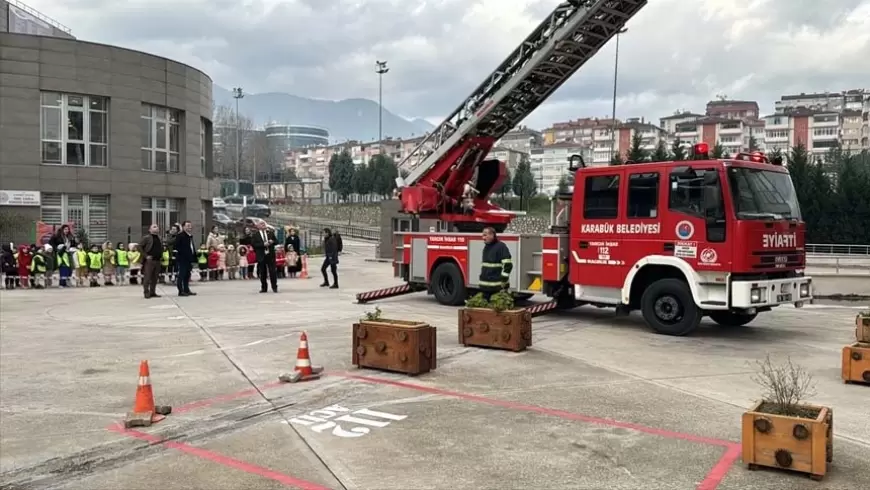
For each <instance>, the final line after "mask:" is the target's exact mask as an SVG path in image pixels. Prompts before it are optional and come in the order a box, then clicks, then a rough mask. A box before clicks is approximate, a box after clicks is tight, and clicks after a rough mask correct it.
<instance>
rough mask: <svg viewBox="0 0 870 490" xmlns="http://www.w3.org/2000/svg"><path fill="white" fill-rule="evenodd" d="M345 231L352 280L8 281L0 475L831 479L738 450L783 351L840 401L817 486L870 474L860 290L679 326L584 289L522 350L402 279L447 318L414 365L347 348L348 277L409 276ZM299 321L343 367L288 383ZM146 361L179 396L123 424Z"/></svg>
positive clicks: (430, 318) (152, 481) (506, 482)
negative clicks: (269, 283)
mask: <svg viewBox="0 0 870 490" xmlns="http://www.w3.org/2000/svg"><path fill="white" fill-rule="evenodd" d="M346 247H347V248H348V250H349V251H350V252H358V253H359V255H353V254H348V255H347V256H346V257H345V259H344V260H343V261H342V264H341V272H342V281H343V282H342V287H343V288H342V289H340V290H338V291H335V290H324V289H320V288H318V287H317V284H318V283H319V281H318V280H317V279H311V280H307V281H303V280H289V279H288V280H282V282H281V284H280V292H279V293H278V294H272V293H268V294H258V293H257V292H256V290H257V289H258V285H257V284H256V282H255V281H235V282H223V283H209V284H205V285H202V286H201V287H199V288H198V289H197V290H198V291H199V293H200V294H199V295H198V296H196V297H189V298H176V297H174V295H172V291H171V289H170V288H163V290H162V292H163V293H166V294H165V295H164V297H163V298H159V299H151V300H144V299H142V298H141V296H140V294H139V290H138V288H116V289H111V288H99V289H85V290H80V291H61V290H50V291H49V290H46V291H12V292H2V293H0V304H2V308H0V312H2V315H0V488H3V489H13V488H14V489H36V488H64V489H80V488H88V489H95V490H96V489H107V490H108V489H112V490H117V489H119V488H123V489H125V490H126V489H130V490H138V489H148V490H152V489H154V488H163V489H175V488H179V489H181V488H190V489H200V488H202V489H214V490H223V489H227V490H229V489H237V488H246V489H273V488H274V489H277V488H288V487H291V488H293V487H295V488H305V489H322V488H334V489H339V488H354V489H373V490H374V489H377V490H381V489H409V488H439V489H440V488H444V489H466V488H468V489H471V488H474V489H489V488H531V487H546V488H584V489H585V488H590V489H591V488H609V489H637V488H648V489H692V488H697V489H703V490H713V489H724V490H728V489H734V490H737V489H740V490H752V489H773V490H777V489H783V490H786V489H787V490H802V489H818V488H820V487H819V485H820V484H818V483H815V482H812V481H810V480H808V479H807V478H805V477H802V476H799V475H794V474H786V473H780V472H773V471H758V472H748V471H747V470H746V469H745V468H744V467H743V465H742V464H741V463H740V461H739V454H738V453H737V452H735V451H736V449H735V448H736V447H737V446H736V445H735V443H736V442H739V437H740V414H741V413H742V412H743V411H744V410H745V409H746V407H748V406H749V405H750V404H751V403H752V400H754V399H756V398H757V397H758V396H759V389H758V388H757V387H756V386H755V385H754V384H753V383H752V382H751V376H752V374H753V372H754V367H753V363H754V361H756V360H758V359H761V358H763V357H764V355H765V354H766V353H768V352H769V353H771V354H772V355H774V356H776V357H784V356H786V355H790V356H792V357H793V359H795V360H796V361H798V362H799V363H800V364H801V365H803V366H804V367H805V368H806V369H808V370H809V371H810V372H812V373H813V374H814V376H815V382H816V386H817V391H818V395H817V396H816V397H815V398H814V399H813V401H815V402H818V403H823V404H828V405H830V406H832V407H833V408H834V410H835V412H836V414H837V424H836V426H835V429H836V440H835V450H834V454H835V462H834V465H833V467H832V469H831V471H830V473H829V474H828V477H827V478H826V479H825V481H824V482H823V483H822V484H821V485H822V486H824V488H826V489H844V490H845V489H855V488H870V474H868V473H867V471H866V462H867V460H868V458H870V425H868V424H867V421H868V419H870V413H868V409H867V404H866V400H867V396H868V391H867V390H870V388H868V387H864V386H855V385H844V384H843V383H842V382H841V381H840V378H839V366H840V349H841V347H842V346H843V345H845V344H847V343H849V342H850V338H851V337H852V336H853V330H854V323H853V321H854V316H855V314H856V309H855V308H851V307H840V306H830V307H826V306H819V305H812V306H811V307H809V308H805V309H803V310H796V309H785V308H783V309H779V310H777V311H775V312H771V313H770V314H767V315H762V316H760V317H759V318H758V319H757V320H756V321H755V322H753V323H752V324H751V325H750V326H748V327H743V328H737V329H723V328H720V327H717V326H715V325H712V324H708V323H705V325H704V327H703V328H702V329H700V330H699V331H698V332H697V334H695V335H693V336H691V337H685V338H672V337H663V336H658V335H655V334H653V333H651V332H650V331H649V330H648V329H647V328H646V327H645V326H644V325H643V323H642V321H641V320H640V319H639V318H638V317H637V316H636V315H633V316H631V317H628V318H615V317H614V316H613V314H612V313H611V312H610V311H609V310H599V309H594V308H580V309H577V310H574V311H570V312H562V313H558V314H554V315H551V316H544V317H541V318H540V319H537V320H536V321H535V324H534V342H535V345H534V347H533V348H531V349H530V350H529V351H526V352H524V353H519V354H515V353H508V352H501V351H493V350H484V349H474V348H466V347H462V346H461V345H458V344H457V343H456V312H455V309H454V308H448V307H443V306H439V305H437V304H436V303H435V302H434V301H433V300H432V299H431V298H429V297H427V296H426V295H425V294H417V295H409V296H406V297H399V298H393V299H389V300H385V301H382V302H380V303H377V305H378V306H380V308H381V309H382V310H383V314H384V316H386V317H393V318H400V319H414V320H423V321H427V322H429V323H431V324H433V325H435V326H437V328H438V342H439V345H438V349H439V365H438V368H437V370H436V371H434V372H432V373H430V374H427V375H423V376H420V377H416V378H410V377H404V376H401V375H395V374H386V373H381V372H377V371H370V370H357V369H355V368H353V366H351V365H350V354H351V353H350V344H351V337H350V333H351V332H350V331H351V324H352V323H353V322H354V321H355V320H356V319H357V318H359V317H360V316H362V315H363V314H364V312H366V311H370V310H372V309H373V308H374V305H368V306H365V305H355V304H352V300H353V296H354V295H355V294H356V293H358V292H361V291H364V290H369V289H372V288H377V287H384V286H389V285H393V284H395V283H394V282H393V280H392V279H391V278H390V267H389V265H388V264H379V263H370V262H365V261H364V260H363V256H364V255H366V254H365V253H362V252H363V251H365V250H367V247H369V245H361V244H354V243H351V244H350V245H349V246H348V245H347V244H346ZM312 265H315V264H312ZM303 330H305V331H307V332H308V334H309V340H310V349H311V353H312V358H313V361H314V363H315V364H323V365H325V367H326V369H327V370H328V372H329V374H328V375H327V376H326V377H324V378H322V379H320V380H318V381H312V382H307V383H300V384H293V385H280V384H278V383H276V382H275V381H276V377H277V375H278V374H279V373H281V372H285V371H288V370H291V369H292V366H293V363H294V360H295V354H296V348H297V346H298V336H299V334H300V333H301V332H302V331H303ZM140 359H148V360H149V361H150V365H151V380H152V383H153V385H154V392H155V396H156V399H157V403H158V404H170V405H172V406H173V408H174V411H173V414H172V415H170V416H169V417H168V418H167V419H166V420H165V421H163V422H160V423H159V424H156V425H154V426H152V427H150V428H147V429H142V430H139V431H124V430H122V429H120V428H118V426H117V423H118V422H119V421H120V420H121V419H122V418H123V415H124V413H125V412H127V411H129V410H130V408H131V406H132V402H133V395H134V392H135V389H136V380H137V369H138V363H139V360H140ZM312 417H314V419H312ZM341 418H343V420H339V419H341ZM315 419H320V421H318V420H315ZM332 424H335V425H332Z"/></svg>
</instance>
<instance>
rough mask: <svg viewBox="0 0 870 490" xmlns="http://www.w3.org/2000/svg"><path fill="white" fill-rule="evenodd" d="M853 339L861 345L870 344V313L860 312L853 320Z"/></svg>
mask: <svg viewBox="0 0 870 490" xmlns="http://www.w3.org/2000/svg"><path fill="white" fill-rule="evenodd" d="M855 338H856V340H857V341H858V342H861V343H862V344H870V311H862V312H861V313H858V316H857V317H856V318H855Z"/></svg>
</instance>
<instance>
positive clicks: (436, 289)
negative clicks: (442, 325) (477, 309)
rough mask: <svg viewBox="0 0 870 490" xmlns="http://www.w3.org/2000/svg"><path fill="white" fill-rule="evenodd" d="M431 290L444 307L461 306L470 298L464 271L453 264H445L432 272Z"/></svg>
mask: <svg viewBox="0 0 870 490" xmlns="http://www.w3.org/2000/svg"><path fill="white" fill-rule="evenodd" d="M429 288H430V289H431V290H432V294H433V295H434V296H435V299H436V300H438V302H439V303H441V304H442V305H447V306H459V305H461V304H463V303H464V302H465V299H466V298H467V296H468V290H467V289H466V288H465V281H464V280H463V279H462V271H460V270H459V267H457V266H456V264H454V263H453V262H444V263H443V264H440V265H439V266H438V267H436V268H435V270H434V271H432V276H431V278H430V280H429Z"/></svg>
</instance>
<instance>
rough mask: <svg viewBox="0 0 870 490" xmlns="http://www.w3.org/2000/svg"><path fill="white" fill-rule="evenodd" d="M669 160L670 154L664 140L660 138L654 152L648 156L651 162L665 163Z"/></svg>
mask: <svg viewBox="0 0 870 490" xmlns="http://www.w3.org/2000/svg"><path fill="white" fill-rule="evenodd" d="M670 159H671V154H670V152H668V147H667V145H665V140H664V139H662V138H660V139H659V143H658V144H657V145H656V150H655V151H654V152H653V154H652V155H651V156H650V161H651V162H667V161H668V160H670Z"/></svg>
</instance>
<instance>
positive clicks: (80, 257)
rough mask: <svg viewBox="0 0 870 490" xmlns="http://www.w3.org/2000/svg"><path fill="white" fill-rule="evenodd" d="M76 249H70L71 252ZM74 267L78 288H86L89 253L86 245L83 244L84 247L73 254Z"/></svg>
mask: <svg viewBox="0 0 870 490" xmlns="http://www.w3.org/2000/svg"><path fill="white" fill-rule="evenodd" d="M72 250H75V249H70V252H72ZM72 259H73V263H72V265H73V267H75V270H76V286H84V285H85V279H87V277H88V251H87V250H86V249H85V245H84V244H82V247H81V248H79V249H77V250H75V253H73V257H72Z"/></svg>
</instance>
